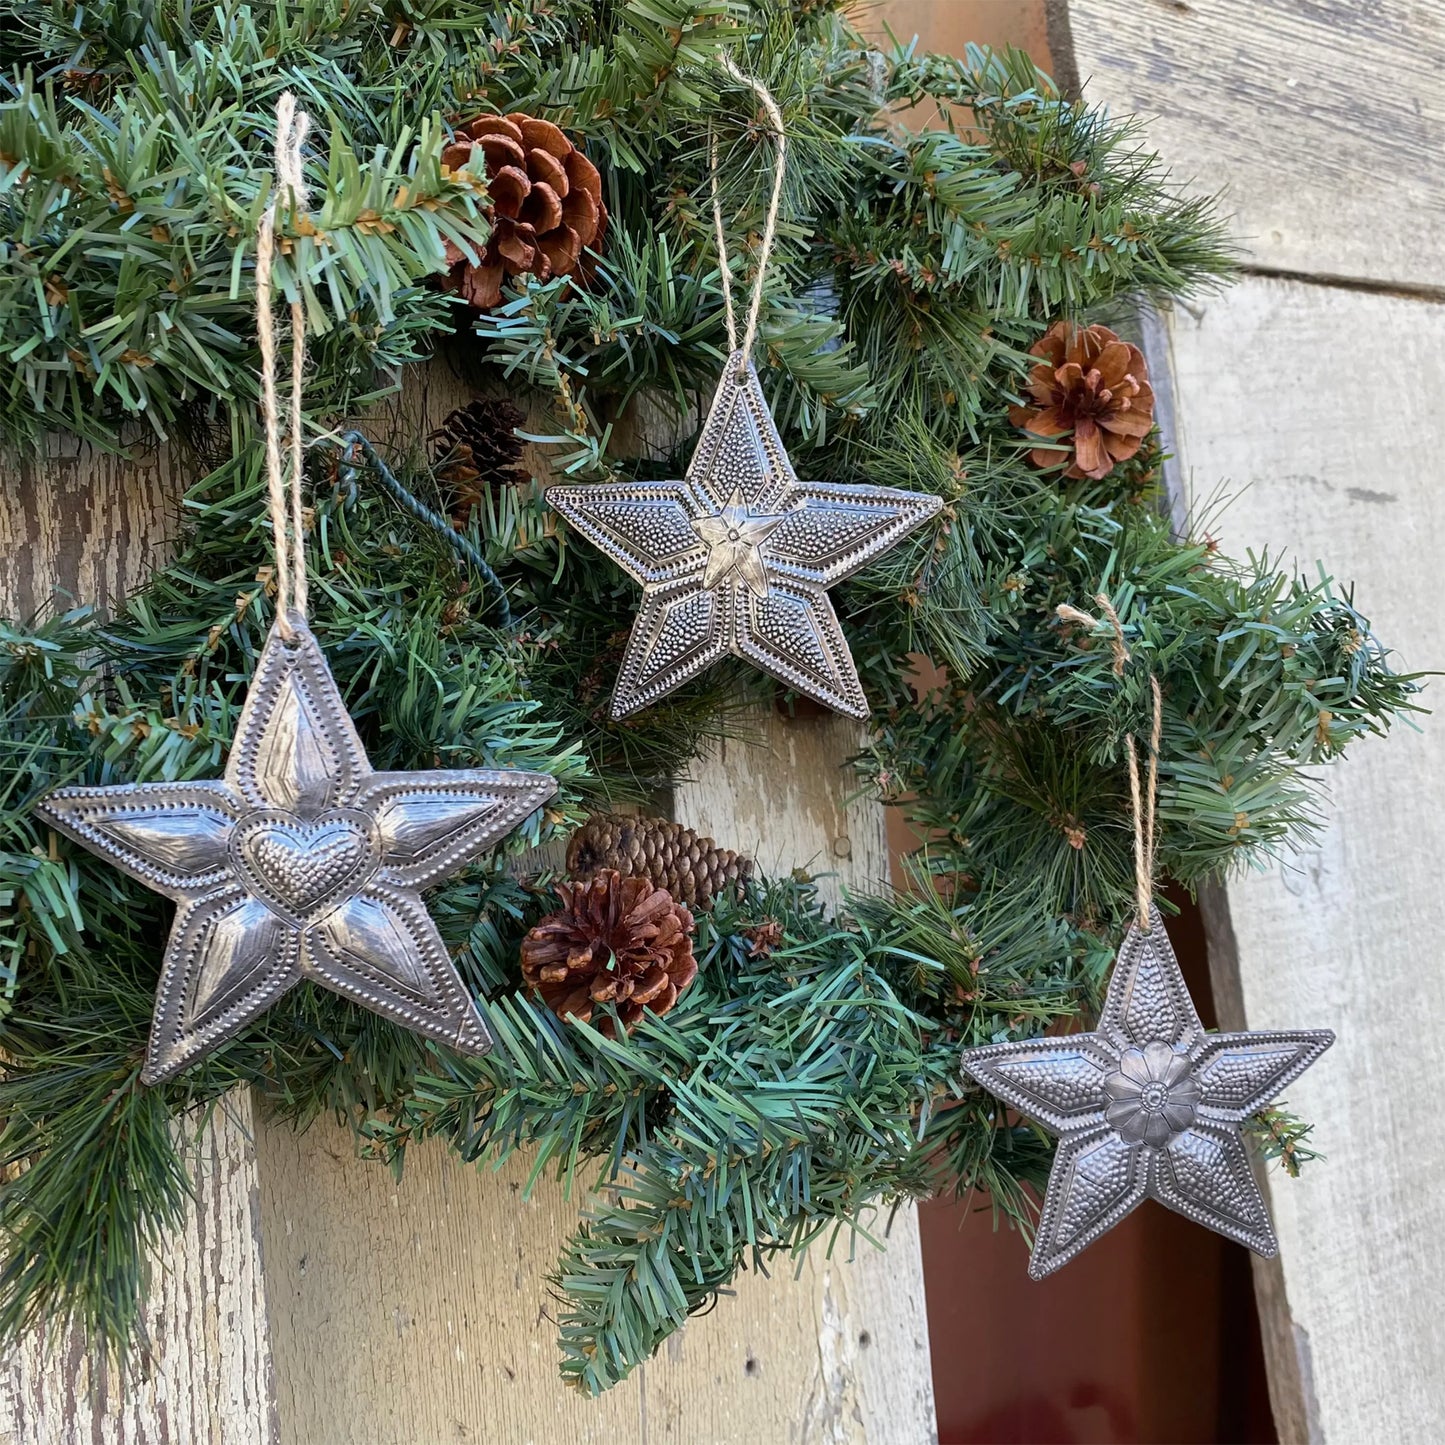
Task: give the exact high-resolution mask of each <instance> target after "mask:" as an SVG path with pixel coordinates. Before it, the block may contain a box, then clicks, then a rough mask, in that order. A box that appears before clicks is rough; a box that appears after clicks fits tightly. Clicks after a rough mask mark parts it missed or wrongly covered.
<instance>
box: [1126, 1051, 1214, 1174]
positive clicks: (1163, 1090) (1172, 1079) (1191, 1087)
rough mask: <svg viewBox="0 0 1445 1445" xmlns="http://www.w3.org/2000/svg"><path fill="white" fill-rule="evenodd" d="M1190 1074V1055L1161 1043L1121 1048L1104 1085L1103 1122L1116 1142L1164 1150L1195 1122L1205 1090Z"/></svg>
mask: <svg viewBox="0 0 1445 1445" xmlns="http://www.w3.org/2000/svg"><path fill="white" fill-rule="evenodd" d="M1190 1070H1191V1065H1190V1062H1189V1055H1188V1054H1187V1053H1184V1052H1182V1051H1181V1050H1179V1049H1176V1048H1172V1047H1171V1046H1170V1045H1169V1044H1166V1043H1164V1042H1163V1041H1162V1040H1160V1039H1155V1040H1153V1042H1151V1043H1148V1044H1146V1045H1145V1046H1144V1047H1143V1048H1142V1049H1125V1050H1124V1052H1123V1053H1122V1054H1121V1055H1120V1056H1119V1071H1118V1073H1115V1074H1110V1075H1109V1077H1108V1078H1107V1079H1105V1080H1104V1097H1105V1098H1106V1099H1107V1100H1108V1101H1109V1102H1108V1103H1107V1104H1106V1105H1105V1107H1104V1117H1105V1118H1106V1119H1107V1120H1108V1121H1109V1122H1110V1123H1111V1124H1112V1125H1113V1126H1114V1127H1115V1128H1116V1129H1117V1130H1118V1131H1119V1137H1120V1138H1122V1139H1127V1140H1128V1141H1129V1142H1130V1143H1135V1142H1142V1143H1144V1144H1147V1145H1149V1147H1150V1148H1151V1149H1160V1148H1162V1147H1163V1146H1164V1145H1165V1144H1167V1143H1168V1142H1169V1141H1170V1140H1171V1139H1172V1138H1174V1136H1175V1135H1176V1134H1182V1133H1183V1132H1184V1130H1186V1129H1187V1128H1188V1127H1189V1126H1190V1125H1191V1124H1192V1123H1193V1122H1194V1115H1195V1113H1196V1111H1197V1109H1198V1106H1199V1100H1200V1097H1201V1096H1202V1094H1203V1092H1204V1091H1203V1090H1202V1089H1201V1088H1200V1086H1199V1081H1198V1080H1197V1079H1196V1078H1194V1077H1193V1075H1192V1073H1191V1071H1190Z"/></svg>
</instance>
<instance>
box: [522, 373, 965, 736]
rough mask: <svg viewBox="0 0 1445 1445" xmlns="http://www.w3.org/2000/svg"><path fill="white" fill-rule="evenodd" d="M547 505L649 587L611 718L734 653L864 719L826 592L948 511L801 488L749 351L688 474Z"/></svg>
mask: <svg viewBox="0 0 1445 1445" xmlns="http://www.w3.org/2000/svg"><path fill="white" fill-rule="evenodd" d="M547 500H548V501H549V502H551V504H552V505H553V506H554V507H555V508H556V509H557V510H558V511H559V512H561V513H562V515H563V516H565V517H566V518H567V520H568V521H569V522H570V523H571V524H572V526H573V527H575V528H576V529H577V531H578V532H580V533H581V534H582V535H583V536H584V537H586V538H587V539H588V541H590V542H592V543H593V544H594V545H595V546H597V547H598V548H600V549H601V550H602V551H603V552H605V553H606V554H607V555H608V556H609V557H611V558H612V559H613V560H614V561H615V562H616V563H617V564H618V565H619V566H620V567H623V568H624V569H625V570H626V571H627V572H629V573H630V574H631V575H632V576H633V577H634V578H636V579H637V581H639V582H640V583H641V584H642V591H643V598H642V605H641V607H640V608H639V610H638V614H637V621H636V622H635V623H634V625H633V628H632V636H631V638H630V639H629V641H628V645H627V652H626V655H625V657H624V658H623V662H622V669H621V672H620V674H619V676H618V679H617V687H616V690H615V691H614V693H613V697H612V716H613V717H614V718H621V717H626V716H627V715H628V714H629V713H633V712H636V711H637V710H638V709H640V708H644V707H647V706H648V705H649V704H651V703H654V702H656V701H657V700H658V699H659V698H662V697H665V696H666V695H667V694H668V693H670V692H671V691H672V690H673V689H674V688H677V687H680V686H681V685H682V684H683V683H685V682H687V681H688V680H689V679H690V678H693V677H696V676H697V675H698V674H699V673H700V672H702V671H704V670H705V669H706V668H708V667H710V666H711V665H712V664H713V663H714V662H716V661H717V660H718V659H719V658H721V657H723V656H725V655H726V654H728V653H730V652H731V653H735V654H736V655H738V656H740V657H745V658H747V659H748V660H749V661H750V662H752V663H754V664H755V665H756V666H757V667H760V668H761V669H762V670H763V671H764V672H767V673H770V674H772V676H774V677H776V678H779V679H780V680H781V681H783V682H785V683H787V684H788V686H789V687H793V688H796V689H797V690H798V691H799V692H801V693H803V694H805V695H806V696H808V697H811V698H813V699H815V700H816V701H818V702H821V703H823V704H824V705H825V706H827V707H831V708H833V709H835V710H836V711H838V712H842V713H847V714H848V715H849V716H850V717H858V718H864V717H867V716H868V700H867V698H866V697H864V695H863V688H862V685H861V683H860V682H859V680H858V672H857V669H856V668H855V667H854V665H853V658H852V656H851V655H850V654H849V651H848V644H847V643H846V642H845V641H844V638H843V632H842V629H841V628H840V627H839V625H838V618H837V615H836V614H835V613H834V611H833V604H832V602H831V601H830V600H829V598H828V589H829V588H830V587H832V586H833V585H834V584H835V583H838V582H841V581H843V580H844V578H846V577H851V576H852V575H853V574H854V573H855V572H857V571H858V570H859V569H860V568H862V567H865V566H867V565H868V564H869V563H870V562H872V561H873V560H874V559H875V558H876V557H878V556H880V555H881V554H882V553H884V552H886V551H887V550H888V549H889V548H890V547H892V546H893V545H894V544H895V543H896V542H898V541H900V540H901V539H902V538H903V537H904V536H906V535H907V534H908V533H909V532H911V531H912V530H913V529H914V528H915V527H918V526H920V525H921V524H922V523H923V522H925V521H926V520H927V519H928V518H929V517H931V516H933V515H935V514H936V513H937V512H938V510H939V508H940V507H941V506H942V501H941V499H940V498H938V497H935V496H929V495H927V494H925V493H921V492H904V491H898V490H895V489H894V488H892V487H874V486H858V485H845V484H842V483H833V482H800V481H799V480H798V479H797V477H796V476H795V475H794V473H793V468H792V465H791V463H790V462H789V461H788V457H787V454H786V452H784V450H783V444H782V441H781V439H780V438H779V436H778V429H777V427H776V425H775V424H774V422H773V418H772V414H771V413H770V412H769V410H768V407H767V402H766V401H765V400H764V398H763V393H762V388H761V386H760V385H759V383H758V376H757V372H756V371H755V370H754V369H753V366H752V363H751V362H749V361H746V360H745V358H744V357H743V355H742V353H741V352H734V353H733V354H732V356H731V357H730V358H729V359H728V362H727V365H726V367H725V368H724V371H723V377H722V381H721V382H720V383H719V384H718V390H717V395H716V396H715V397H714V398H713V403H712V407H711V409H710V410H709V412H708V416H707V420H706V422H704V424H703V429H702V434H701V436H700V438H699V441H698V445H697V451H696V452H695V454H694V455H693V459H692V462H691V464H690V465H689V467H688V469H687V476H686V477H685V478H683V480H681V481H667V482H608V483H603V484H601V485H598V486H576V487H573V486H558V487H550V488H548V490H547Z"/></svg>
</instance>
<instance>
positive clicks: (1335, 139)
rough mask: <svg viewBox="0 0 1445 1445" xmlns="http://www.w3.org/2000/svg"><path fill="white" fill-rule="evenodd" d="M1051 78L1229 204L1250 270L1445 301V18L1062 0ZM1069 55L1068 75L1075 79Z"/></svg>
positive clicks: (1205, 3)
mask: <svg viewBox="0 0 1445 1445" xmlns="http://www.w3.org/2000/svg"><path fill="white" fill-rule="evenodd" d="M1055 3H1056V7H1057V8H1056V14H1058V15H1061V16H1065V17H1066V19H1067V28H1068V31H1069V32H1071V33H1069V34H1067V35H1062V36H1061V35H1060V34H1059V33H1058V31H1057V30H1056V32H1055V33H1054V34H1053V35H1052V36H1051V41H1052V44H1053V48H1054V51H1055V54H1056V57H1057V68H1058V69H1059V70H1060V72H1061V76H1063V75H1064V74H1065V72H1066V69H1071V70H1073V71H1074V72H1075V73H1076V75H1077V78H1078V79H1080V80H1082V81H1083V83H1084V94H1085V96H1086V97H1087V98H1088V99H1090V100H1093V101H1101V102H1104V103H1106V104H1107V105H1108V106H1109V108H1110V109H1111V110H1113V111H1115V112H1117V113H1120V114H1124V113H1128V112H1133V113H1137V114H1139V115H1142V116H1144V117H1145V118H1146V119H1147V120H1148V122H1149V124H1148V130H1147V133H1146V135H1145V136H1144V142H1145V144H1146V145H1147V147H1148V148H1149V149H1150V150H1158V151H1159V152H1161V153H1162V154H1163V155H1164V156H1165V158H1166V159H1167V160H1168V161H1169V163H1170V164H1171V166H1173V167H1174V169H1175V172H1176V174H1177V175H1178V176H1179V178H1180V179H1181V180H1183V179H1189V180H1190V181H1191V184H1192V186H1193V187H1194V188H1195V189H1197V190H1202V191H1207V192H1211V193H1213V192H1217V191H1220V190H1223V191H1224V192H1225V196H1226V202H1227V207H1228V209H1230V210H1232V211H1234V212H1235V214H1236V225H1235V230H1236V232H1237V234H1238V236H1239V238H1240V239H1241V241H1242V242H1243V244H1244V245H1245V246H1246V248H1247V251H1248V255H1249V258H1250V260H1251V262H1252V263H1254V264H1256V265H1258V266H1261V267H1267V268H1270V269H1272V270H1279V271H1287V272H1301V273H1307V274H1309V275H1312V276H1322V275H1323V276H1339V277H1350V278H1359V279H1363V280H1366V281H1371V282H1379V283H1383V284H1388V285H1394V286H1406V285H1408V286H1417V287H1425V288H1433V289H1434V290H1435V291H1437V292H1438V291H1440V290H1441V288H1442V287H1445V186H1442V185H1441V183H1440V164H1441V162H1440V158H1441V156H1442V155H1445V88H1442V86H1441V84H1440V76H1441V73H1442V71H1445V7H1442V6H1441V5H1439V4H1431V3H1423V4H1422V3H1420V0H1258V3H1246V0H1067V4H1066V5H1065V4H1064V3H1062V0H1055ZM1070 45H1071V46H1072V61H1073V65H1072V66H1071V67H1070V66H1068V59H1069V54H1068V52H1069V47H1070Z"/></svg>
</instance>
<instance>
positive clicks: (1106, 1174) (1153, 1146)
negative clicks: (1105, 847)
mask: <svg viewBox="0 0 1445 1445" xmlns="http://www.w3.org/2000/svg"><path fill="white" fill-rule="evenodd" d="M1334 1037H1335V1036H1334V1035H1333V1034H1332V1033H1331V1032H1329V1030H1327V1029H1309V1030H1298V1031H1285V1032H1267V1031H1266V1032H1257V1033H1206V1032H1205V1030H1204V1028H1203V1026H1202V1025H1201V1024H1200V1022H1199V1016H1198V1014H1197V1013H1196V1012H1195V1010H1194V1004H1193V1002H1192V1001H1191V999H1190V997H1189V992H1188V990H1187V988H1186V987H1185V984H1184V978H1183V975H1182V974H1181V973H1180V972H1179V965H1178V963H1177V962H1176V960H1175V957H1174V952H1173V949H1172V948H1171V947H1170V946H1169V940H1168V938H1167V937H1166V935H1165V933H1164V930H1163V928H1162V926H1160V925H1158V924H1157V923H1156V925H1155V927H1154V928H1153V929H1152V930H1151V931H1150V932H1148V933H1145V932H1143V931H1141V930H1139V929H1137V928H1131V929H1130V930H1129V933H1128V934H1127V935H1126V936H1125V939H1124V942H1123V944H1122V945H1121V946H1120V949H1119V958H1118V962H1117V963H1116V964H1115V965H1114V974H1113V977H1112V978H1111V979H1110V980H1109V989H1108V993H1107V995H1106V997H1105V1000H1104V1009H1103V1013H1102V1014H1101V1015H1100V1018H1099V1027H1098V1029H1097V1030H1096V1031H1095V1032H1094V1033H1088V1034H1069V1035H1066V1036H1064V1037H1062V1038H1043V1039H1031V1040H1027V1041H1025V1042H1023V1043H1005V1044H989V1045H986V1046H985V1047H983V1048H977V1049H969V1050H966V1051H965V1053H964V1056H963V1071H964V1074H965V1075H966V1076H971V1077H972V1078H973V1079H975V1080H977V1082H978V1083H980V1084H982V1085H983V1087H984V1088H985V1089H987V1090H988V1091H989V1093H991V1094H993V1095H994V1096H995V1097H997V1098H999V1099H1002V1100H1003V1101H1004V1102H1005V1103H1006V1104H1010V1105H1012V1106H1013V1107H1014V1108H1015V1109H1017V1110H1019V1112H1020V1113H1023V1114H1026V1115H1028V1117H1029V1118H1031V1119H1036V1120H1037V1121H1038V1122H1039V1123H1040V1124H1042V1125H1043V1126H1044V1127H1045V1128H1046V1129H1048V1130H1049V1131H1050V1132H1051V1133H1053V1134H1057V1135H1058V1137H1059V1147H1058V1152H1057V1153H1056V1154H1055V1156H1054V1166H1053V1169H1052V1171H1051V1173H1050V1174H1049V1186H1048V1190H1047V1192H1046V1193H1045V1196H1044V1207H1043V1212H1042V1213H1041V1215H1040V1217H1039V1227H1038V1233H1037V1235H1036V1236H1035V1239H1034V1250H1033V1256H1032V1258H1031V1259H1030V1261H1029V1274H1030V1275H1031V1276H1032V1277H1033V1278H1034V1279H1043V1278H1044V1276H1045V1275H1048V1274H1052V1273H1053V1271H1054V1270H1056V1269H1058V1268H1059V1267H1060V1266H1061V1265H1064V1264H1067V1263H1068V1262H1069V1261H1070V1260H1071V1259H1073V1258H1074V1256H1075V1255H1077V1254H1079V1253H1080V1252H1081V1251H1082V1250H1084V1249H1086V1248H1087V1247H1088V1246H1089V1245H1090V1244H1092V1243H1093V1242H1094V1241H1095V1240H1096V1239H1098V1238H1099V1236H1100V1235H1102V1234H1104V1233H1106V1232H1107V1231H1108V1230H1110V1229H1112V1228H1113V1227H1114V1226H1115V1225H1116V1224H1118V1223H1119V1221H1120V1220H1121V1219H1123V1218H1124V1217H1125V1216H1126V1215H1127V1214H1130V1213H1132V1212H1133V1210H1134V1209H1135V1208H1137V1206H1138V1205H1139V1204H1141V1203H1142V1202H1143V1201H1144V1200H1145V1199H1157V1200H1158V1201H1159V1202H1160V1203H1161V1204H1165V1205H1167V1206H1168V1207H1169V1208H1170V1209H1173V1210H1175V1211H1177V1212H1178V1213H1180V1214H1183V1215H1185V1216H1186V1217H1187V1218H1189V1219H1192V1220H1194V1221H1195V1223H1197V1224H1203V1225H1205V1226H1206V1227H1208V1228H1209V1229H1213V1230H1216V1231H1218V1233H1220V1234H1223V1235H1226V1236H1227V1237H1228V1238H1230V1239H1234V1240H1238V1241H1239V1243H1240V1244H1243V1245H1247V1246H1248V1247H1249V1248H1250V1249H1252V1250H1254V1251H1255V1252H1256V1253H1257V1254H1262V1255H1266V1256H1273V1255H1274V1254H1276V1253H1278V1249H1279V1246H1278V1243H1277V1241H1276V1239H1275V1234H1274V1228H1273V1226H1272V1225H1271V1223H1270V1219H1269V1214H1268V1212H1267V1211H1266V1209H1265V1204H1264V1199H1263V1197H1262V1196H1261V1194H1260V1191H1259V1185H1258V1183H1257V1182H1256V1180H1255V1176H1254V1170H1253V1168H1252V1166H1251V1164H1250V1159H1249V1152H1248V1149H1247V1148H1246V1146H1245V1143H1244V1139H1243V1137H1242V1135H1241V1132H1240V1128H1241V1125H1242V1124H1243V1123H1244V1121H1245V1120H1246V1119H1248V1118H1249V1116H1250V1115H1251V1114H1253V1113H1255V1112H1257V1111H1258V1110H1259V1109H1261V1108H1263V1107H1264V1106H1265V1105H1266V1104H1268V1103H1269V1102H1270V1100H1272V1099H1274V1098H1276V1097H1277V1096H1278V1094H1279V1091H1280V1090H1281V1089H1283V1088H1284V1087H1285V1086H1286V1085H1287V1084H1289V1083H1290V1082H1291V1081H1292V1080H1294V1079H1296V1078H1298V1077H1299V1075H1300V1074H1302V1073H1303V1072H1304V1071H1305V1070H1306V1069H1307V1068H1308V1067H1309V1066H1310V1065H1311V1064H1312V1063H1314V1061H1315V1060H1316V1059H1317V1058H1319V1056H1320V1055H1321V1054H1322V1053H1324V1051H1325V1050H1326V1049H1327V1048H1329V1046H1330V1045H1331V1044H1332V1043H1333V1042H1334Z"/></svg>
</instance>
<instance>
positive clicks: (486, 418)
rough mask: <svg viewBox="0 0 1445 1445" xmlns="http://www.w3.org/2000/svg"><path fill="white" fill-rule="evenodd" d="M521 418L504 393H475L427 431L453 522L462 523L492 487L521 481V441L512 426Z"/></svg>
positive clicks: (521, 419) (519, 422) (516, 424)
mask: <svg viewBox="0 0 1445 1445" xmlns="http://www.w3.org/2000/svg"><path fill="white" fill-rule="evenodd" d="M525 420H526V418H525V417H524V416H523V414H522V411H521V408H520V407H518V406H516V405H515V404H514V403H512V402H510V401H508V400H507V399H506V398H505V397H479V398H478V399H477V400H476V401H470V402H468V403H467V404H466V405H465V406H459V407H458V408H457V409H456V410H455V411H454V412H452V413H451V414H450V415H449V416H448V417H447V419H446V420H445V421H444V422H442V424H441V426H440V427H438V428H437V430H436V431H434V432H433V433H432V434H431V437H430V438H429V440H430V442H431V447H432V458H433V466H434V467H435V468H436V476H437V480H438V481H439V482H441V483H442V485H443V486H444V487H445V488H446V490H447V505H448V509H449V510H450V512H451V514H452V519H453V520H454V521H456V522H458V523H460V524H461V525H462V526H465V525H466V521H467V518H468V516H470V514H471V510H472V508H473V507H475V506H477V505H478V504H479V503H480V502H482V501H483V500H485V498H487V497H488V496H489V495H491V493H492V491H493V489H494V488H497V487H509V486H514V485H516V483H518V482H520V481H522V480H523V478H524V477H525V475H526V474H525V472H524V471H523V470H522V467H521V466H520V462H521V460H522V448H523V446H524V445H525V443H524V442H523V441H522V439H521V437H519V436H518V435H517V434H516V431H517V428H518V427H519V426H521V425H522V423H523V422H524V421H525Z"/></svg>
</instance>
